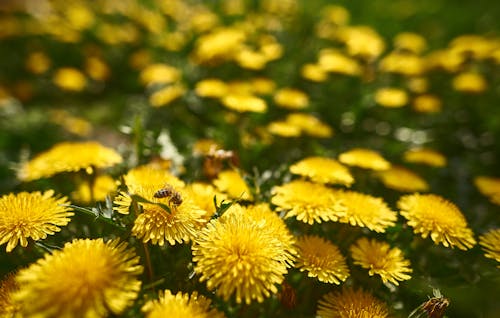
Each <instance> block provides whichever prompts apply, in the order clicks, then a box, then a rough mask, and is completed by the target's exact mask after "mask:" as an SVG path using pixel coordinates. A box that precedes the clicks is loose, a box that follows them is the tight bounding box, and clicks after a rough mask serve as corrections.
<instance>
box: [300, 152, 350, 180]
mask: <svg viewBox="0 0 500 318" xmlns="http://www.w3.org/2000/svg"><path fill="white" fill-rule="evenodd" d="M290 172H291V173H293V174H298V175H300V176H303V177H307V178H309V179H311V180H312V181H313V182H319V183H335V184H343V185H345V186H348V187H349V186H350V185H351V184H352V183H353V182H354V178H353V177H352V175H351V173H350V172H349V169H347V167H345V166H344V165H342V164H341V163H339V162H338V161H337V160H334V159H331V158H326V157H308V158H305V159H302V160H300V161H299V162H297V163H295V164H293V165H291V166H290Z"/></svg>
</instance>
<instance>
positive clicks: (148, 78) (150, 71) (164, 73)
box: [140, 64, 181, 85]
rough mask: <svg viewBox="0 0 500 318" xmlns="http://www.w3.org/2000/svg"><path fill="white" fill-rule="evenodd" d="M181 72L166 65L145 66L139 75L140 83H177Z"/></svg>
mask: <svg viewBox="0 0 500 318" xmlns="http://www.w3.org/2000/svg"><path fill="white" fill-rule="evenodd" d="M180 77H181V72H180V71H179V70H178V69H177V68H175V67H173V66H170V65H167V64H151V65H148V66H146V67H145V68H144V69H143V70H142V71H141V74H140V81H141V83H142V84H143V85H152V84H170V83H174V82H176V81H178V80H179V79H180Z"/></svg>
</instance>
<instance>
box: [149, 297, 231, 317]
mask: <svg viewBox="0 0 500 318" xmlns="http://www.w3.org/2000/svg"><path fill="white" fill-rule="evenodd" d="M158 297H159V298H158V299H154V300H150V301H148V302H147V303H146V304H144V306H142V308H141V310H142V312H143V313H145V314H146V317H147V318H163V317H169V318H185V317H190V318H212V317H213V318H223V317H225V316H224V313H222V312H220V311H218V310H217V309H215V308H210V307H211V304H212V301H211V300H210V299H209V298H206V297H205V296H202V295H198V292H196V291H195V292H193V293H192V294H188V293H182V292H177V294H175V295H174V294H172V292H171V291H170V290H165V291H160V293H159V296H158Z"/></svg>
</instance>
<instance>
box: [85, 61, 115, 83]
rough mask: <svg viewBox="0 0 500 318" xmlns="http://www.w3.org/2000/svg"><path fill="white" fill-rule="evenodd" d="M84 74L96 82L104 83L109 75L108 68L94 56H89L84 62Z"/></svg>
mask: <svg viewBox="0 0 500 318" xmlns="http://www.w3.org/2000/svg"><path fill="white" fill-rule="evenodd" d="M85 72H87V74H88V75H89V77H90V78H92V79H94V80H96V81H104V80H106V79H108V78H109V76H110V74H111V71H110V69H109V66H108V65H107V64H106V63H105V62H104V61H103V60H102V59H100V58H98V57H95V56H90V57H88V58H87V59H86V60H85Z"/></svg>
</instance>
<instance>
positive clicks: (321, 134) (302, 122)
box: [285, 113, 333, 138]
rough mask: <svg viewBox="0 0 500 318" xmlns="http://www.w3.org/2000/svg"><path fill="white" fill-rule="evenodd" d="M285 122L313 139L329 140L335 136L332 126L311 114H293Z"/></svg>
mask: <svg viewBox="0 0 500 318" xmlns="http://www.w3.org/2000/svg"><path fill="white" fill-rule="evenodd" d="M285 121H286V122H287V123H288V124H290V125H292V126H295V127H297V128H299V129H300V130H301V131H302V132H303V133H304V134H306V135H309V136H312V137H318V138H328V137H331V136H332V135H333V129H332V128H331V127H330V126H328V125H327V124H325V123H323V122H322V121H321V120H319V119H318V118H316V117H314V116H313V115H310V114H304V113H292V114H289V115H288V116H287V117H286V120H285Z"/></svg>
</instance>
